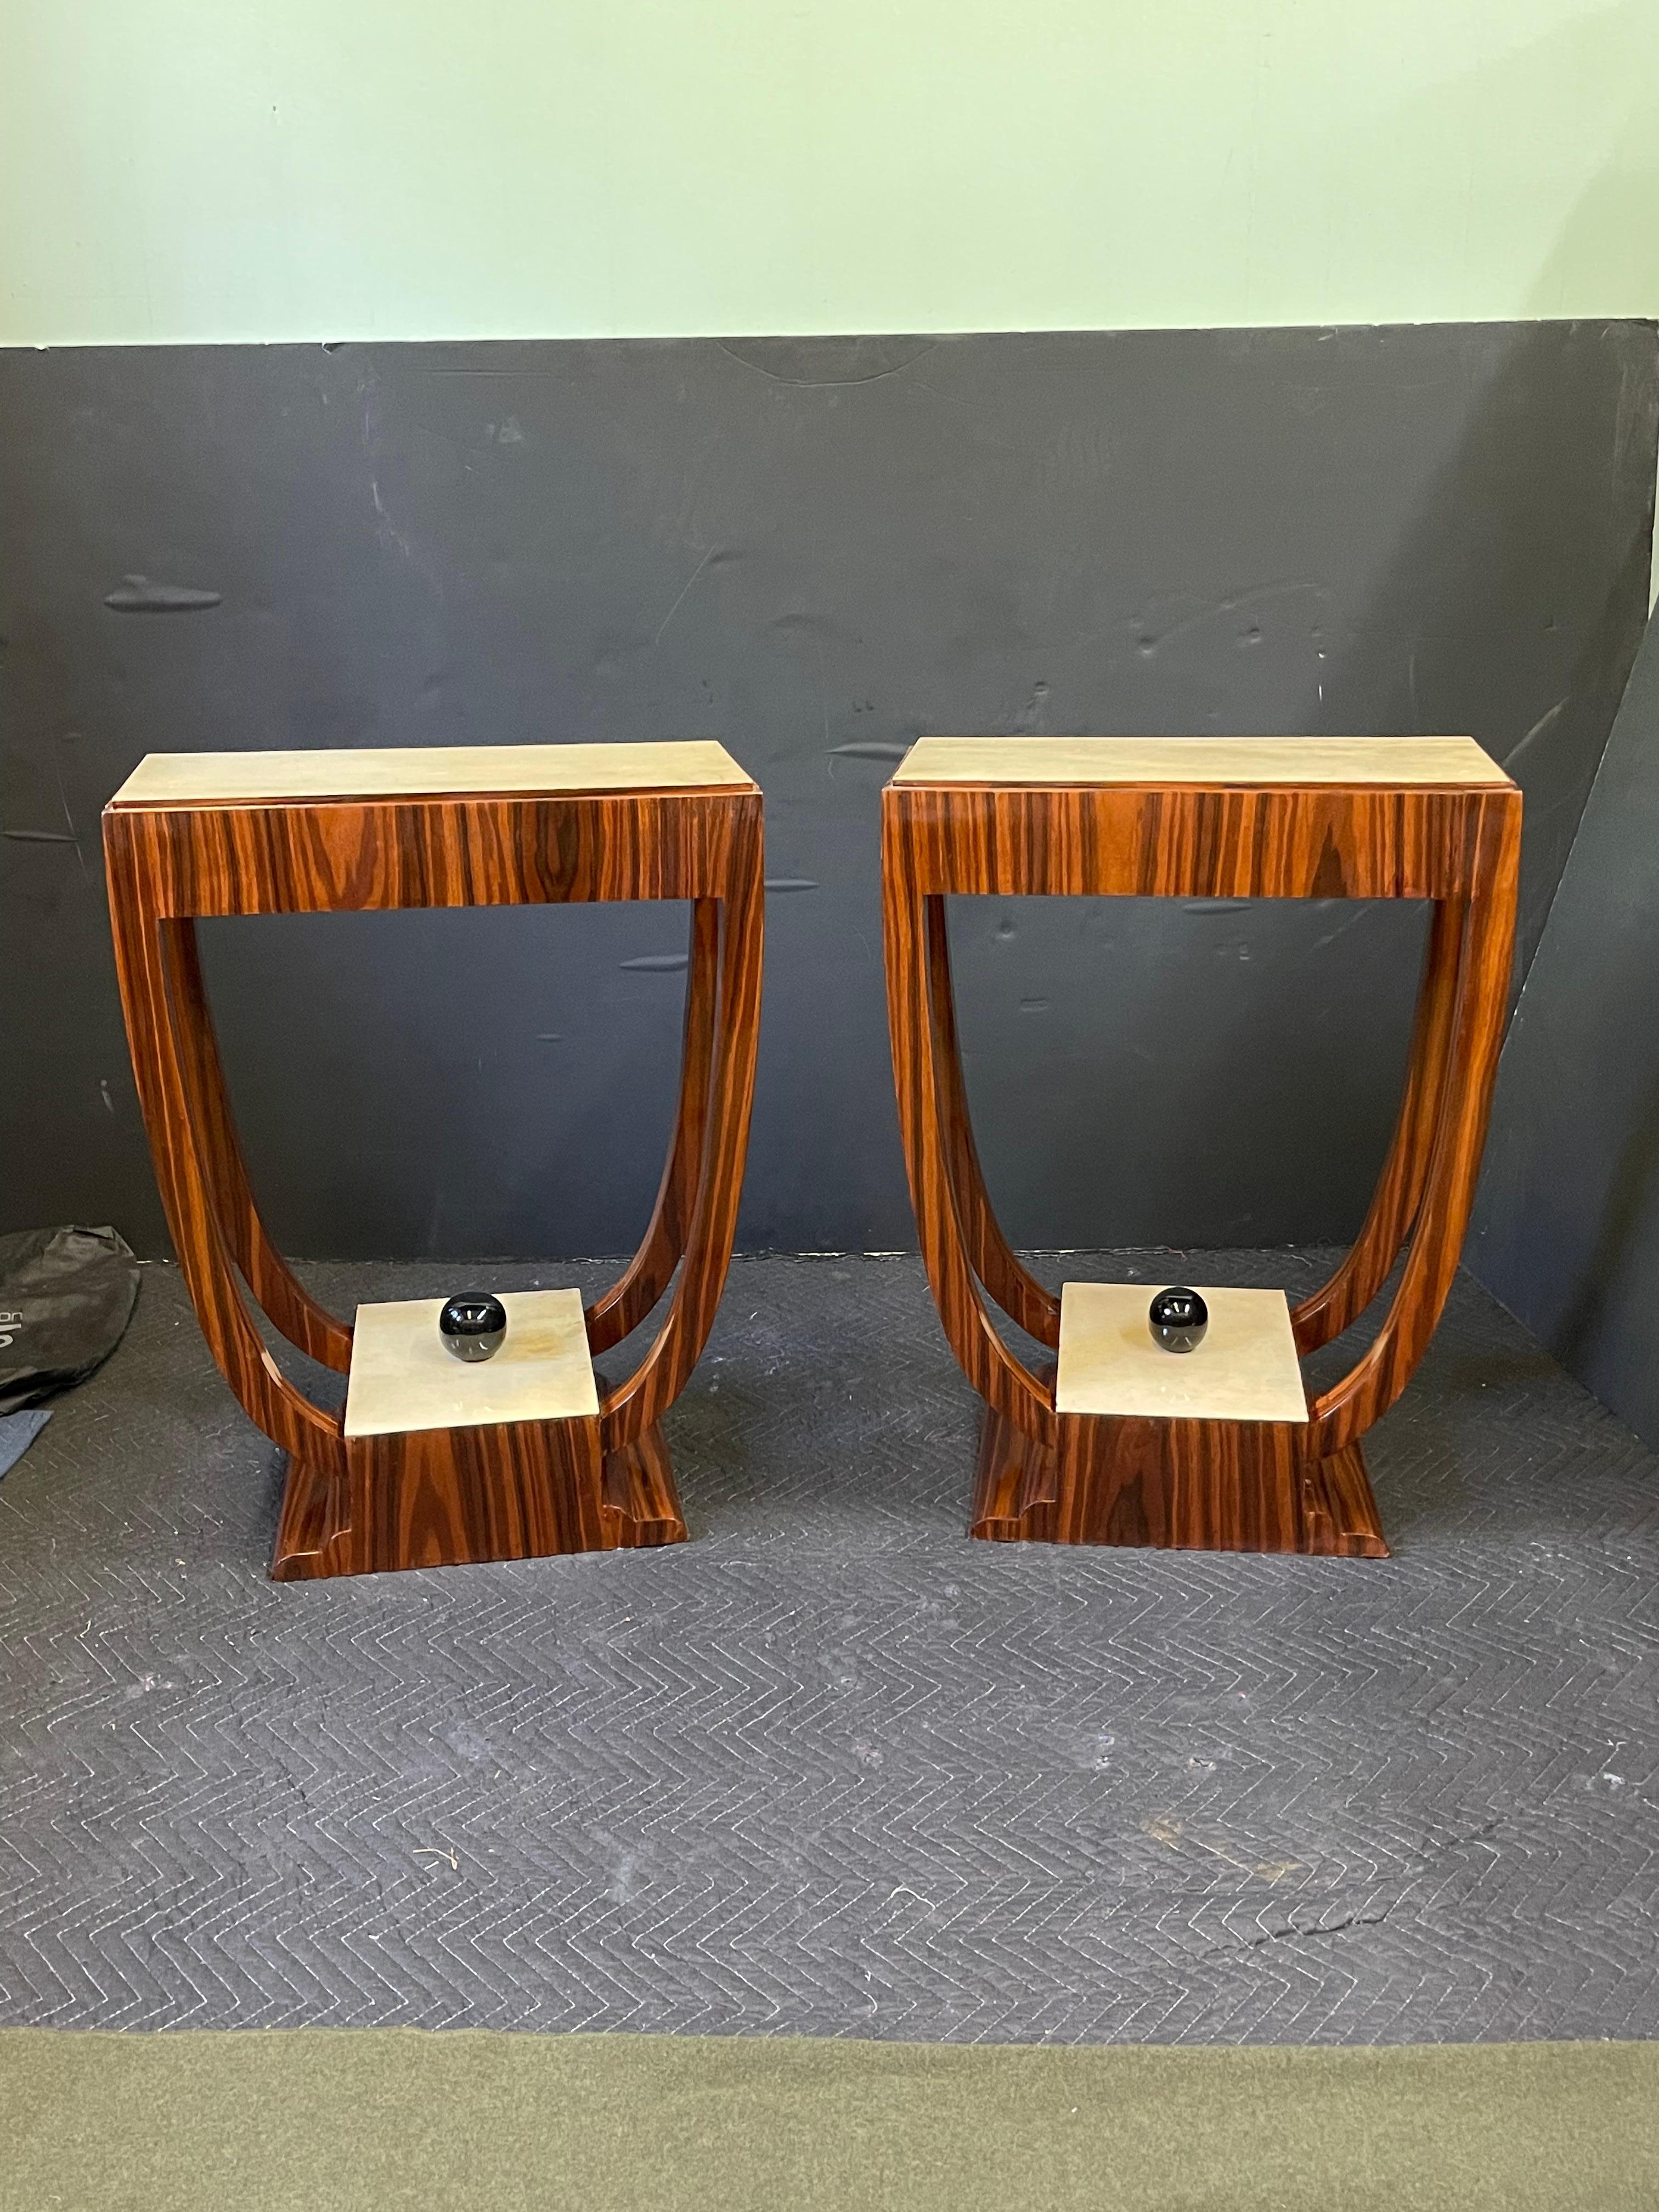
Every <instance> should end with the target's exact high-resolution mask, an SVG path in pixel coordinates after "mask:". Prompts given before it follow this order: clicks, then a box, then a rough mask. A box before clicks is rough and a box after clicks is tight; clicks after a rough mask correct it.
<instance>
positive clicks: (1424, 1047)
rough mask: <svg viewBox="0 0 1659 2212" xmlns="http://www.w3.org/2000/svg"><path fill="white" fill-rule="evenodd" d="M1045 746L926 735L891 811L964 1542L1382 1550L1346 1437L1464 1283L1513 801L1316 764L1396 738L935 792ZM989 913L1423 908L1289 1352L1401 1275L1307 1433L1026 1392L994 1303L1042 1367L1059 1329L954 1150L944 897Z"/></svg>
mask: <svg viewBox="0 0 1659 2212" xmlns="http://www.w3.org/2000/svg"><path fill="white" fill-rule="evenodd" d="M1039 742H1042V743H1048V741H1046V740H1045V741H1037V740H1026V739H1018V740H1003V739H994V740H984V741H975V740H944V739H936V740H923V741H922V744H921V745H919V746H917V747H916V748H915V750H914V751H913V753H912V755H911V756H910V757H909V759H908V760H907V762H906V763H905V767H904V769H901V771H900V773H899V774H898V775H896V776H895V778H894V780H893V781H892V782H891V783H890V784H889V786H888V787H887V789H886V791H885V792H884V794H883V800H882V881H883V914H884V941H885V951H886V963H887V991H888V1015H889V1024H890V1035H891V1042H892V1051H893V1066H894V1078H895V1083H896V1091H897V1097H898V1107H899V1121H900V1127H901V1130H902V1136H903V1141H904V1149H905V1157H906V1164H907V1168H908V1173H909V1178H910V1190H911V1196H912V1200H913V1201H914V1204H915V1212H916V1221H917V1226H918V1230H919V1231H920V1236H921V1249H922V1255H923V1258H924V1260H925V1261H926V1263H927V1273H928V1279H929V1282H930V1284H931V1285H932V1288H933V1297H934V1302H935V1304H936V1305H937V1306H938V1309H939V1316H940V1318H941V1320H942V1321H943V1322H944V1325H945V1334H946V1335H947V1336H948V1338H949V1339H950V1341H951V1346H952V1349H953V1350H954V1352H955V1353H956V1356H957V1360H958V1362H959V1363H960V1364H961V1366H962V1368H963V1372H964V1373H965V1374H966V1376H968V1379H969V1382H970V1383H972V1384H973V1386H974V1388H975V1390H977V1391H978V1393H979V1395H981V1397H982V1398H983V1399H984V1400H985V1401H986V1405H987V1419H986V1426H985V1433H984V1444H983V1449H982V1451H981V1463H980V1475H979V1487H978V1502H977V1504H976V1506H975V1519H974V1526H975V1532H976V1533H978V1534H986V1535H1000V1536H1009V1535H1023V1536H1030V1537H1037V1538H1042V1539H1046V1540H1048V1541H1059V1542H1111V1543H1116V1542H1146V1543H1159V1544H1179V1545H1184V1546H1200V1547H1211V1548H1218V1549H1244V1550H1251V1549H1255V1550H1284V1551H1312V1552H1327V1553H1328V1552H1352V1553H1364V1554H1365V1555H1368V1556H1375V1555H1378V1554H1380V1553H1382V1552H1383V1550H1385V1549H1386V1547H1385V1546H1384V1544H1383V1536H1382V1531H1381V1528H1380V1525H1379V1524H1378V1522H1377V1516H1376V1507H1375V1504H1374V1502H1373V1501H1372V1500H1371V1497H1370V1486H1369V1483H1368V1481H1367V1480H1366V1476H1365V1470H1364V1461H1363V1459H1362V1457H1361V1455H1360V1454H1359V1450H1358V1440H1359V1438H1360V1437H1361V1436H1362V1435H1363V1434H1364V1431H1366V1430H1367V1429H1369V1428H1370V1426H1371V1425H1372V1424H1373V1423H1374V1422H1376V1420H1378V1419H1381V1418H1382V1416H1383V1414H1384V1413H1386V1412H1387V1411H1388V1409H1389V1407H1390V1406H1391V1405H1392V1404H1393V1403H1394V1401H1395V1398H1397V1397H1398V1395H1399V1394H1400V1392H1401V1390H1402V1389H1404V1388H1405V1385H1406V1383H1407V1381H1408V1380H1409V1378H1410V1376H1411V1374H1412V1372H1413V1369H1414V1368H1415V1366H1416V1364H1417V1363H1418V1361H1419V1359H1420V1358H1421V1357H1422V1354H1423V1351H1424V1349H1425V1346H1426V1345H1427V1343H1428V1340H1429V1337H1430V1335H1431V1333H1432V1331H1433V1328H1434V1326H1435V1323H1436V1322H1437V1320H1438V1319H1439V1316H1440V1313H1441V1310H1442V1308H1443V1305H1444V1303H1445V1299H1446V1296H1447V1293H1448V1291H1449V1289H1450V1287H1451V1283H1452V1279H1453V1276H1454V1274H1455V1271H1456V1267H1457V1261H1458V1257H1459V1254H1460V1251H1461V1249H1462V1240H1463V1236H1464V1232H1465V1230H1466V1229H1467V1226H1468V1215H1469V1209H1470V1206H1471V1205H1472V1204H1473V1201H1474V1188H1475V1179H1476V1176H1477V1175H1478V1173H1479V1169H1480V1153H1481V1149H1482V1146H1483V1145H1484V1143H1485V1139H1486V1121H1487V1115H1488V1113H1489V1110H1490V1107H1491V1098H1492V1081H1493V1078H1494V1076H1495V1073H1496V1070H1497V1061H1498V1046H1499V1043H1500V1042H1501V1038H1502V1033H1503V1024H1504V1014H1505V1010H1506V1006H1507V998H1508V987H1509V976H1510V961H1511V957H1512V950H1513V943H1514V930H1515V908H1516V881H1517V874H1518V867H1519V856H1520V836H1521V794H1520V793H1519V791H1518V790H1517V789H1516V787H1515V786H1514V785H1513V784H1512V783H1510V781H1508V780H1507V778H1504V777H1503V776H1502V775H1501V772H1498V771H1497V770H1494V769H1492V764H1491V763H1489V762H1486V757H1485V756H1484V755H1480V761H1481V762H1483V763H1485V767H1484V768H1482V769H1480V771H1479V772H1478V773H1476V772H1474V770H1473V769H1471V771H1470V773H1468V775H1466V776H1465V778H1464V779H1463V780H1462V781H1461V782H1460V781H1458V780H1457V779H1456V778H1455V777H1452V776H1449V775H1448V776H1447V777H1446V778H1445V779H1444V780H1443V781H1441V780H1430V781H1424V780H1422V779H1421V778H1418V779H1416V780H1413V779H1412V778H1407V779H1405V780H1402V781H1400V782H1398V783H1395V784H1393V785H1390V784H1387V783H1379V782H1376V781H1364V780H1360V779H1358V778H1356V780H1354V781H1348V782H1342V781H1329V780H1328V776H1327V775H1326V774H1325V769H1326V767H1327V765H1328V748H1329V747H1330V746H1331V745H1332V744H1348V745H1354V746H1361V747H1370V746H1384V747H1386V746H1387V745H1389V744H1391V743H1395V742H1401V743H1404V742H1407V741H1390V740H1365V739H1357V740H1341V741H1334V740H1328V739H1316V740H1308V741H1305V742H1306V744H1307V746H1308V748H1309V759H1308V762H1307V763H1305V764H1304V763H1302V762H1300V761H1293V762H1291V763H1288V764H1285V763H1283V762H1280V763H1279V765H1280V766H1281V767H1283V768H1284V774H1283V778H1282V780H1281V781H1273V782H1269V781H1263V782H1260V783H1255V784H1248V783H1238V782H1234V783H1230V784H1228V785H1226V786H1225V787H1223V786H1221V785H1219V784H1217V785H1213V786H1212V785H1195V784H1193V783H1190V782H1183V783H1176V782H1166V783H1164V784H1163V785H1150V784H1143V783H1140V782H1138V781H1127V782H1125V781H1111V780H1108V781H1101V782H1097V783H1068V782H1066V781H1063V780H1061V779H1060V778H1059V777H1056V778H1055V779H1054V781H1052V782H1051V783H1050V784H1049V785H1048V786H1047V787H1044V786H1042V785H1030V784H1016V783H1005V784H995V783H991V782H987V781H985V780H984V779H983V777H982V776H981V778H980V779H979V780H977V781H956V780H954V779H953V777H952V776H951V775H946V774H940V773H939V772H937V771H935V772H932V773H929V772H927V757H926V752H925V749H926V748H927V747H930V746H931V747H934V748H938V747H943V746H946V745H950V746H953V747H957V748H960V747H961V746H962V745H963V744H967V745H969V746H971V745H974V744H981V743H982V744H984V745H985V746H986V747H987V755H986V757H987V758H988V753H989V749H993V748H994V749H995V750H997V752H998V753H999V755H1006V757H1007V759H1008V760H1009V761H1011V762H1012V761H1015V760H1018V758H1020V757H1023V756H1024V750H1025V747H1026V746H1027V744H1037V743H1039ZM1054 742H1055V743H1056V744H1062V745H1069V746H1073V747H1076V746H1078V745H1079V744H1089V743H1092V742H1095V741H1081V740H1058V741H1054ZM1099 742H1101V743H1103V744H1106V743H1109V744H1118V743H1122V742H1127V741H1116V740H1112V741H1099ZM1188 742H1193V741H1188V740H1169V741H1166V742H1163V743H1160V745H1159V746H1158V748H1157V749H1158V750H1166V749H1168V748H1169V747H1176V746H1182V745H1184V744H1187V743H1188ZM1239 742H1240V743H1241V744H1254V743H1256V742H1258V741H1242V740H1241V741H1239ZM1297 742H1298V741H1290V740H1275V741H1273V744H1274V745H1276V746H1277V745H1281V744H1294V743H1297ZM1231 743H1232V741H1228V744H1227V746H1226V748H1225V749H1226V750H1228V751H1229V753H1230V754H1231ZM1409 743H1410V744H1412V745H1413V746H1414V747H1417V746H1421V745H1424V744H1428V745H1431V746H1443V745H1448V744H1450V745H1457V746H1466V745H1468V743H1469V741H1468V740H1448V739H1432V740H1411V741H1409ZM1472 750H1476V751H1478V748H1475V749H1472ZM918 755H923V756H924V757H923V759H922V760H921V763H920V764H919V765H918V766H917V767H916V768H915V769H914V771H913V770H912V763H915V762H916V759H917V756H918ZM952 757H953V758H955V759H956V760H957V762H958V763H960V761H961V760H962V759H963V755H962V754H961V753H960V751H959V750H958V751H957V752H956V753H955V754H954V755H953V756H952ZM1277 757H1278V756H1277V755H1275V758H1276V759H1277ZM1489 771H1490V773H1489ZM1000 772H1005V773H1011V772H1012V771H1011V770H1006V771H1000ZM989 893H997V894H1009V895H1012V894H1019V893H1048V894H1073V895H1077V894H1085V893H1088V894H1096V895H1117V896H1188V897H1234V898H1266V897H1279V898H1284V897H1293V898H1297V897H1299V898H1338V897H1350V898H1376V897H1408V898H1422V899H1431V900H1433V901H1434V902H1435V903H1436V911H1435V915H1434V920H1433V923H1432V927H1431V935H1430V944H1429V951H1428V957H1427V960H1426V963H1425V972H1424V976H1423V981H1422V987H1421V991H1420V994H1419V1012H1418V1018H1417V1023H1416V1027H1415V1030H1414V1032H1413V1042H1412V1050H1411V1060H1410V1066H1409V1070H1408V1073H1407V1080H1406V1085H1405V1090H1404V1094H1403V1097H1402V1099H1401V1109H1400V1114H1399V1117H1398V1121H1397V1124H1396V1128H1395V1137H1394V1140H1393V1143H1392V1145H1391V1146H1390V1150H1389V1157H1388V1159H1387V1162H1386V1163H1385V1164H1384V1168H1383V1175H1382V1177H1381V1178H1380V1180H1379V1182H1378V1186H1377V1190H1376V1195H1375V1197H1374V1199H1373V1200H1372V1204H1371V1206H1370V1212H1369V1213H1368V1215H1367V1217H1366V1220H1365V1223H1364V1226H1363V1228H1362V1230H1361V1231H1360V1235H1359V1237H1358V1241H1357V1242H1356V1243H1355V1245H1354V1248H1353V1250H1352V1252H1351V1253H1350V1254H1349V1255H1348V1256H1347V1258H1346V1260H1345V1261H1344V1262H1343V1264H1342V1266H1341V1267H1340V1268H1339V1269H1338V1270H1337V1272H1336V1273H1335V1274H1334V1276H1333V1278H1332V1279H1331V1280H1330V1282H1329V1283H1328V1284H1327V1285H1324V1286H1323V1288H1322V1290H1321V1291H1318V1292H1317V1293H1316V1295H1315V1296H1314V1297H1310V1298H1309V1299H1306V1300H1304V1302H1303V1303H1302V1304H1300V1305H1299V1306H1297V1309H1296V1310H1295V1311H1294V1313H1293V1314H1292V1315H1291V1327H1292V1329H1293V1331H1294V1334H1295V1339H1296V1343H1297V1349H1298V1351H1300V1352H1309V1351H1311V1350H1314V1349H1316V1348H1317V1346H1320V1345H1322V1344H1324V1343H1327V1342H1328V1341H1330V1340H1332V1339H1333V1338H1334V1337H1335V1336H1337V1335H1339V1334H1341V1333H1342V1331H1343V1330H1344V1329H1345V1328H1347V1327H1348V1326H1349V1325H1350V1323H1351V1322H1353V1321H1354V1320H1356V1319H1357V1318H1358V1316H1359V1315H1360V1314H1361V1313H1362V1312H1363V1311H1364V1309H1365V1308H1366V1307H1367V1306H1368V1305H1369V1304H1370V1302H1371V1300H1372V1299H1373V1298H1374V1297H1376V1294H1377V1292H1378V1291H1381V1289H1382V1288H1383V1285H1384V1284H1385V1283H1386V1281H1387V1279H1388V1278H1389V1275H1390V1274H1391V1273H1393V1272H1394V1270H1395V1267H1396V1266H1400V1262H1401V1255H1402V1252H1403V1254H1404V1263H1403V1266H1400V1272H1399V1278H1398V1280H1397V1282H1396V1285H1395V1291H1394V1294H1393V1297H1391V1299H1390V1300H1389V1305H1388V1307H1387V1310H1386V1311H1385V1313H1384V1314H1383V1318H1382V1321H1381V1322H1380V1324H1379V1326H1378V1328H1377V1331H1376V1336H1375V1338H1374V1340H1373V1341H1372V1342H1371V1344H1370V1346H1369V1348H1368V1349H1367V1350H1366V1351H1365V1352H1364V1353H1363V1354H1362V1355H1361V1357H1360V1358H1358V1360H1357V1361H1356V1362H1355V1364H1354V1365H1353V1366H1352V1368H1351V1369H1350V1370H1349V1371H1348V1372H1347V1373H1346V1375H1344V1376H1342V1377H1340V1379H1339V1380H1338V1381H1337V1382H1335V1383H1333V1384H1332V1385H1331V1386H1330V1387H1329V1388H1328V1389H1326V1390H1324V1391H1323V1392H1322V1393H1321V1394H1320V1395H1318V1396H1317V1397H1316V1398H1314V1399H1313V1400H1312V1401H1311V1403H1310V1405H1309V1407H1308V1413H1307V1419H1306V1422H1305V1424H1304V1425H1300V1426H1292V1425H1278V1424H1268V1423H1261V1422H1237V1421H1232V1422H1215V1421H1209V1420H1193V1419H1163V1420H1145V1419H1116V1418H1114V1417H1112V1416H1109V1415H1103V1414H1095V1413H1060V1411H1059V1410H1058V1409H1057V1407H1056V1403H1055V1393H1054V1369H1053V1368H1052V1367H1051V1366H1048V1367H1044V1368H1043V1369H1042V1370H1040V1371H1038V1370H1033V1369H1032V1368H1031V1367H1030V1366H1029V1365H1028V1364H1026V1363H1025V1362H1024V1360H1023V1359H1022V1358H1020V1357H1019V1356H1018V1354H1017V1353H1016V1352H1014V1351H1013V1350H1012V1349H1011V1348H1010V1346H1008V1344H1007V1343H1006V1341H1005V1340H1004V1338H1003V1336H1002V1334H1000V1330H999V1328H998V1326H997V1322H996V1318H995V1313H994V1308H1000V1310H1001V1311H1002V1312H1003V1313H1004V1314H1006V1316H1008V1317H1009V1318H1010V1319H1011V1320H1013V1321H1015V1322H1018V1324H1019V1325H1020V1326H1021V1327H1022V1328H1024V1329H1025V1330H1026V1331H1027V1332H1028V1333H1029V1334H1030V1335H1032V1336H1034V1337H1036V1339H1037V1340H1038V1341H1039V1343H1041V1344H1042V1345H1044V1346H1048V1348H1050V1349H1051V1350H1053V1349H1057V1348H1058V1346H1059V1345H1060V1309H1059V1305H1058V1304H1057V1302H1056V1301H1054V1298H1053V1296H1052V1294H1051V1293H1049V1292H1048V1291H1044V1290H1043V1289H1042V1285H1038V1284H1036V1282H1035V1280H1034V1279H1032V1278H1031V1277H1030V1273H1029V1272H1028V1271H1027V1270H1026V1269H1024V1267H1023V1266H1022V1265H1021V1264H1020V1262H1019V1261H1018V1260H1017V1259H1016V1258H1015V1256H1014V1255H1013V1254H1012V1251H1011V1249H1009V1247H1008V1244H1007V1241H1006V1238H1005V1237H1004V1236H1003V1235H1002V1232H1001V1231H1000V1229H999V1228H998V1226H997V1225H996V1222H995V1218H994V1212H993V1209H992V1207H991V1204H990V1200H989V1197H988V1194H987V1191H986V1188H985V1183H984V1177H983V1175H982V1172H981V1169H980V1164H979V1160H978V1156H977V1153H976V1151H975V1146H974V1143H973V1139H972V1133H971V1130H970V1129H969V1127H968V1116H967V1107H966V1098H965V1091H964V1088H963V1079H962V1070H961V1062H960V1052H959V1046H958V1042H957V1022H956V1013H955V1007H954V1004H953V1001H952V994H951V964H950V947H949V939H948V931H947V927H946V921H945V898H946V896H949V895H951V894H965V895H970V896H971V895H975V894H978V895H984V894H989ZM1147 1295H1148V1296H1150V1291H1148V1293H1147Z"/></svg>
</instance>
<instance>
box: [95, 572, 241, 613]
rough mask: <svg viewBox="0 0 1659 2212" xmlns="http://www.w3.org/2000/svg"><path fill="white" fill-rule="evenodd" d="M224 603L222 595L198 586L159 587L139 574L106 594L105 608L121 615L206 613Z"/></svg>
mask: <svg viewBox="0 0 1659 2212" xmlns="http://www.w3.org/2000/svg"><path fill="white" fill-rule="evenodd" d="M223 602H224V593H223V592H210V591H204V590H201V589H199V588H198V587H197V586H196V585H194V584H158V583H155V582H153V581H152V580H151V579H150V578H149V577H148V576H136V575H135V576H129V577H127V578H126V580H125V581H124V582H123V583H120V584H118V585H117V586H116V588H115V589H114V590H113V591H112V592H105V594H104V605H106V607H107V608H108V609H109V610H110V611H111V613H112V614H118V615H194V614H202V613H204V612H205V611H206V610H207V609H208V608H209V607H216V606H220V605H222V604H223Z"/></svg>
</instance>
